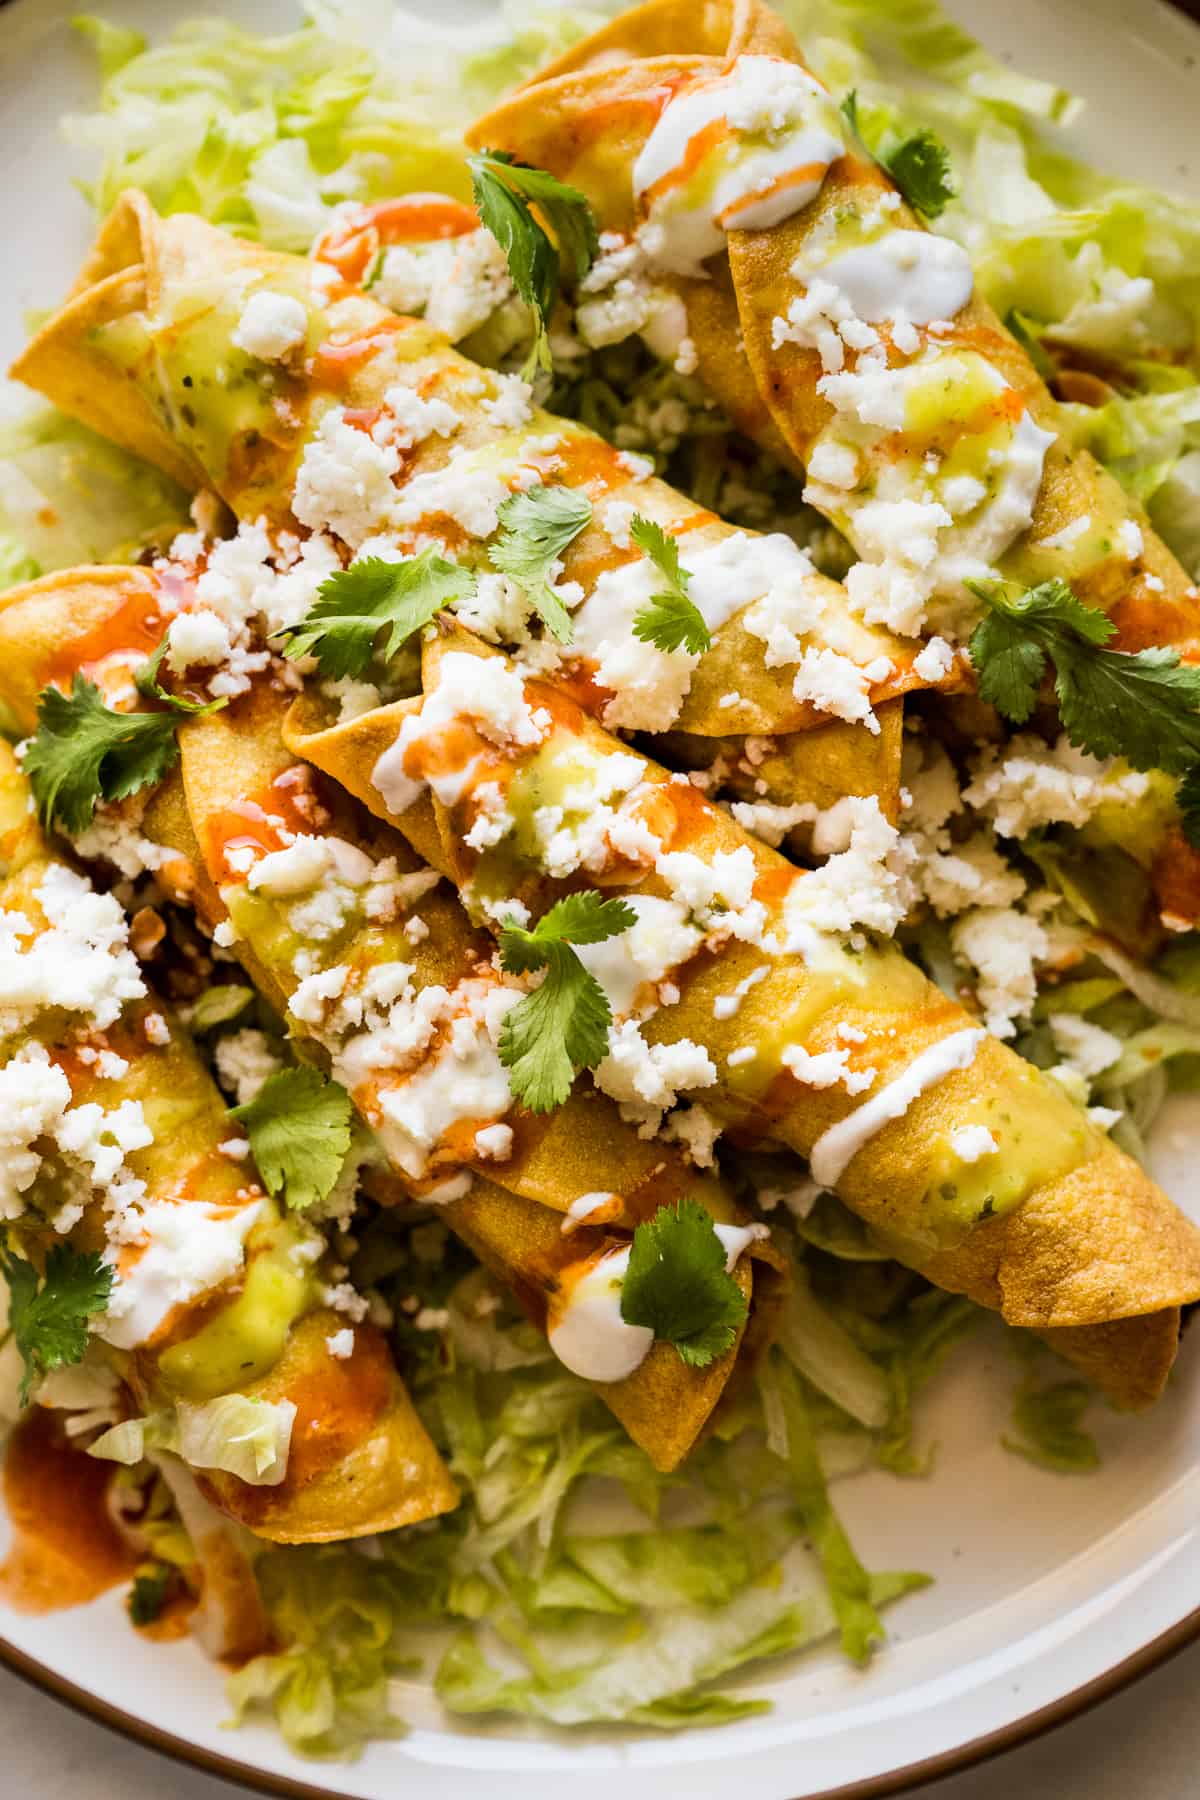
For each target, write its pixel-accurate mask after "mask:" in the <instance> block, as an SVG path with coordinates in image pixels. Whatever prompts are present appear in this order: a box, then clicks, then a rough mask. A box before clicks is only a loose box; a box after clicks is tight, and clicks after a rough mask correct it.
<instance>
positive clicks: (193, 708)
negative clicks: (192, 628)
mask: <svg viewBox="0 0 1200 1800" xmlns="http://www.w3.org/2000/svg"><path fill="white" fill-rule="evenodd" d="M169 645H170V638H169V636H168V637H164V638H163V640H162V642H161V643H160V644H159V646H158V649H157V650H156V651H155V652H154V655H153V656H151V657H149V658H148V659H147V660H146V661H145V662H144V663H142V664H141V666H140V667H139V668H136V669H135V670H134V672H133V685H134V687H136V689H137V691H138V693H139V694H141V695H142V697H143V699H145V700H157V701H158V703H159V705H160V706H165V707H166V708H167V710H168V711H169V712H176V713H183V714H184V715H185V717H187V718H196V717H199V716H200V715H202V714H204V713H214V712H220V710H221V708H222V707H223V706H228V705H229V702H228V700H226V699H224V698H222V699H220V700H188V699H186V698H184V697H182V696H181V695H179V694H173V693H172V692H171V690H170V689H169V688H165V687H164V686H163V685H162V682H161V681H160V680H159V675H160V672H161V670H162V661H163V657H164V656H165V655H166V653H167V650H168V648H169Z"/></svg>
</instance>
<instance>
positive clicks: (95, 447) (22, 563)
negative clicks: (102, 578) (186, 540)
mask: <svg viewBox="0 0 1200 1800" xmlns="http://www.w3.org/2000/svg"><path fill="white" fill-rule="evenodd" d="M187 506H188V503H187V498H186V496H185V495H184V494H183V493H182V492H181V491H180V489H179V488H177V487H176V486H175V484H174V483H173V482H171V481H169V480H168V479H167V477H166V476H165V475H160V474H159V473H158V471H157V470H156V469H152V468H151V467H150V466H149V464H148V463H143V462H140V461H139V460H138V459H137V458H136V457H133V456H130V455H128V454H127V452H126V451H124V450H120V449H118V447H117V446H116V445H115V444H110V443H109V442H108V441H107V439H105V438H101V437H97V436H96V434H95V432H92V431H89V430H88V429H87V427H86V426H85V425H79V424H77V423H76V422H75V421H74V420H73V419H68V418H66V417H65V416H64V415H63V414H62V413H58V412H55V411H54V410H53V409H52V408H49V407H43V408H39V409H38V410H36V411H34V412H31V413H29V414H28V415H27V416H26V417H24V418H22V419H19V420H16V421H14V422H8V423H5V424H2V425H0V593H2V592H3V591H4V589H5V588H9V587H13V586H15V585H16V584H17V583H18V582H21V581H32V580H33V579H34V578H35V577H36V576H38V575H44V574H48V573H49V572H50V571H51V570H53V569H64V568H70V567H72V566H73V565H75V564H76V563H110V562H131V561H133V559H134V558H135V557H137V556H138V555H139V554H140V553H141V552H142V551H143V550H145V549H146V548H148V547H150V546H153V545H158V544H165V543H167V542H169V541H170V539H171V538H172V537H173V536H174V535H175V533H176V532H177V531H178V530H179V529H180V528H181V527H182V526H184V525H186V523H187V517H188V512H187Z"/></svg>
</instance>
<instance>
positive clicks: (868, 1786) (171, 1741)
mask: <svg viewBox="0 0 1200 1800" xmlns="http://www.w3.org/2000/svg"><path fill="white" fill-rule="evenodd" d="M1197 1639H1200V1606H1198V1607H1196V1608H1195V1609H1194V1610H1193V1611H1192V1612H1190V1613H1187V1614H1186V1615H1185V1616H1184V1617H1183V1618H1182V1619H1180V1620H1178V1621H1177V1622H1176V1623H1175V1624H1174V1625H1171V1626H1169V1627H1168V1628H1167V1630H1166V1631H1163V1632H1160V1633H1159V1635H1158V1636H1157V1637H1156V1638H1152V1639H1151V1641H1150V1642H1149V1643H1148V1644H1143V1645H1142V1647H1141V1649H1140V1650H1135V1651H1134V1652H1133V1654H1132V1655H1131V1656H1127V1657H1125V1658H1124V1660H1123V1661H1121V1662H1119V1663H1116V1664H1115V1665H1114V1666H1113V1667H1112V1668H1111V1669H1107V1670H1105V1672H1104V1673H1103V1674H1102V1675H1096V1676H1094V1677H1093V1678H1092V1680H1091V1681H1086V1682H1084V1683H1083V1685H1082V1686H1081V1687H1077V1688H1073V1689H1072V1690H1071V1692H1070V1693H1067V1694H1061V1695H1060V1696H1059V1698H1058V1699H1057V1700H1052V1701H1050V1702H1049V1704H1048V1705H1046V1706H1041V1707H1038V1708H1037V1710H1036V1711H1034V1712H1031V1713H1026V1714H1024V1715H1023V1716H1022V1717H1021V1718H1019V1719H1014V1720H1012V1722H1011V1723H1010V1724H1008V1725H1001V1726H999V1727H998V1728H997V1729H996V1730H995V1731H989V1732H985V1733H984V1735H983V1736H982V1737H977V1738H972V1739H970V1741H969V1742H967V1743H965V1744H958V1745H956V1746H955V1747H954V1748H953V1749H950V1750H942V1751H939V1752H938V1754H937V1755H936V1756H928V1757H922V1758H921V1760H920V1761H918V1762H912V1763H907V1764H906V1765H905V1766H904V1767H903V1768H902V1769H891V1770H889V1771H888V1772H887V1773H886V1774H882V1775H869V1776H867V1777H865V1778H864V1779H863V1780H861V1781H851V1782H845V1783H843V1784H842V1785H840V1786H838V1787H833V1788H822V1789H821V1790H820V1792H819V1793H810V1794H805V1795H802V1796H797V1800H885V1796H888V1795H893V1794H903V1793H908V1792H910V1791H911V1790H912V1789H913V1788H915V1787H919V1786H920V1785H921V1784H922V1783H927V1782H934V1781H943V1780H945V1779H946V1778H947V1777H948V1776H950V1775H959V1774H962V1773H963V1772H964V1771H965V1770H967V1769H972V1768H975V1767H976V1766H977V1765H978V1764H979V1763H983V1762H987V1761H989V1760H990V1759H991V1758H992V1757H994V1756H1000V1755H1002V1754H1003V1753H1004V1752H1005V1751H1006V1750H1015V1749H1017V1748H1019V1747H1020V1746H1021V1745H1024V1744H1028V1743H1032V1741H1033V1740H1034V1739H1035V1738H1038V1737H1041V1736H1043V1735H1044V1734H1045V1733H1046V1732H1049V1731H1054V1730H1056V1729H1057V1728H1058V1726H1060V1725H1066V1724H1069V1723H1070V1722H1071V1721H1072V1720H1074V1719H1078V1718H1081V1717H1082V1716H1083V1714H1084V1713H1086V1712H1090V1711H1091V1709H1092V1707H1094V1706H1099V1705H1100V1704H1101V1702H1102V1701H1104V1700H1108V1699H1111V1697H1112V1696H1113V1695H1114V1694H1117V1693H1120V1692H1121V1691H1122V1690H1123V1689H1124V1688H1127V1687H1131V1686H1132V1685H1133V1683H1134V1682H1136V1681H1140V1680H1141V1679H1142V1677H1143V1676H1145V1675H1149V1674H1151V1673H1152V1672H1153V1671H1154V1670H1155V1669H1158V1668H1161V1667H1162V1666H1163V1665H1164V1664H1165V1663H1167V1662H1169V1661H1170V1660H1171V1658H1172V1657H1174V1656H1177V1655H1178V1654H1179V1652H1180V1651H1181V1650H1185V1649H1187V1647H1188V1646H1189V1645H1190V1644H1192V1643H1194V1642H1196V1641H1197ZM0 1667H3V1668H6V1669H8V1670H9V1671H11V1673H12V1674H14V1675H17V1676H19V1677H20V1679H21V1680H22V1681H27V1682H28V1683H29V1685H30V1686H31V1687H34V1688H37V1689H39V1690H40V1691H41V1692H42V1693H44V1694H48V1695H49V1696H50V1698H51V1699H53V1700H59V1701H61V1702H62V1703H63V1705H64V1706H69V1707H70V1708H71V1710H72V1711H73V1712H76V1713H78V1714H80V1716H81V1717H83V1718H86V1719H89V1720H91V1721H92V1722H93V1723H94V1724H97V1725H102V1726H104V1727H105V1729H106V1730H108V1731H112V1732H114V1733H116V1735H117V1736H119V1737H124V1738H127V1739H131V1740H132V1741H133V1742H135V1743H137V1744H140V1745H141V1746H142V1747H143V1748H144V1749H147V1750H153V1751H156V1752H157V1753H158V1754H159V1755H160V1756H166V1757H170V1758H171V1760H172V1761H174V1762H177V1763H183V1764H185V1765H186V1766H188V1767H190V1768H193V1769H199V1770H200V1771H201V1772H202V1773H203V1774H206V1775H214V1776H218V1777H220V1778H221V1779H222V1780H225V1781H233V1782H237V1783H238V1784H239V1785H240V1786H242V1787H245V1788H249V1789H251V1790H252V1791H254V1792H255V1793H260V1794H271V1795H282V1796H283V1797H284V1800H345V1790H344V1789H343V1790H341V1791H340V1792H339V1790H337V1789H335V1788H330V1787H326V1786H323V1785H318V1784H316V1783H314V1782H309V1781H301V1780H299V1779H297V1778H296V1777H295V1776H292V1775H279V1774H276V1773H275V1772H274V1771H272V1770H270V1769H262V1768H256V1767H255V1766H254V1765H253V1764H252V1763H246V1762H242V1761H241V1760H240V1758H238V1757H235V1756H225V1755H222V1754H221V1753H220V1752H219V1751H216V1750H206V1749H205V1748H204V1747H203V1746H202V1745H199V1744H194V1743H191V1742H189V1741H188V1739H186V1738H181V1737H177V1736H176V1735H175V1733H174V1732H171V1731H164V1730H163V1729H162V1728H161V1727H160V1726H157V1725H151V1724H149V1723H148V1722H147V1721H146V1720H145V1719H139V1718H138V1717H137V1716H136V1715H135V1714H134V1713H129V1712H126V1711H124V1709H123V1708H121V1707H119V1706H111V1705H110V1704H109V1703H108V1701H107V1700H100V1699H98V1698H97V1697H96V1695H95V1694H91V1693H89V1692H88V1690H87V1689H86V1688H82V1687H80V1686H78V1684H77V1683H75V1682H73V1681H68V1680H67V1679H66V1678H65V1677H64V1676H62V1675H57V1674H55V1672H54V1670H53V1669H50V1668H47V1666H46V1665H45V1663H42V1662H39V1661H38V1659H37V1658H36V1657H33V1656H29V1655H27V1654H26V1652H25V1651H23V1650H18V1649H17V1647H16V1646H15V1644H12V1643H10V1642H9V1641H8V1639H7V1638H5V1637H3V1636H0Z"/></svg>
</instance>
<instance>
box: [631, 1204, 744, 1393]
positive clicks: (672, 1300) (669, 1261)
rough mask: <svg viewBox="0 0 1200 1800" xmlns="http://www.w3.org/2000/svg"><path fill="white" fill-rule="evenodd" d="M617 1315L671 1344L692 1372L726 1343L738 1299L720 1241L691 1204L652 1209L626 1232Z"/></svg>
mask: <svg viewBox="0 0 1200 1800" xmlns="http://www.w3.org/2000/svg"><path fill="white" fill-rule="evenodd" d="M621 1317H622V1318H623V1319H624V1320H625V1323H626V1324H627V1325H646V1326H649V1328H650V1330H651V1331H653V1333H654V1335H655V1337H656V1338H665V1339H666V1341H667V1342H668V1343H671V1344H674V1346H675V1348H676V1350H678V1352H679V1354H680V1356H681V1357H682V1358H683V1360H684V1362H685V1363H687V1364H688V1365H689V1367H691V1368H693V1369H703V1368H704V1367H706V1365H707V1364H708V1363H710V1362H712V1360H713V1358H714V1357H717V1356H723V1355H724V1354H725V1352H726V1351H727V1350H729V1349H731V1348H732V1346H733V1343H734V1341H735V1339H736V1337H737V1334H738V1329H739V1327H740V1326H741V1324H742V1321H743V1320H744V1319H745V1317H746V1296H745V1295H744V1294H743V1292H742V1290H741V1288H740V1287H739V1286H738V1284H737V1282H736V1281H735V1280H734V1279H733V1276H732V1275H730V1274H728V1273H727V1272H726V1268H725V1246H724V1245H723V1244H722V1242H721V1240H720V1238H719V1237H718V1236H717V1234H716V1231H715V1230H714V1229H713V1222H712V1217H711V1215H710V1214H709V1213H708V1212H707V1211H706V1210H705V1208H704V1207H703V1206H701V1205H700V1204H699V1202H698V1201H696V1200H681V1201H680V1202H679V1204H678V1206H676V1207H670V1206H660V1207H659V1209H658V1211H657V1212H656V1213H655V1215H654V1217H653V1218H652V1219H648V1220H647V1221H646V1223H645V1224H643V1225H639V1226H638V1228H637V1230H636V1231H635V1232H634V1234H633V1249H632V1250H631V1252H630V1256H629V1268H628V1270H627V1271H626V1275H625V1280H624V1282H623V1283H622V1286H621Z"/></svg>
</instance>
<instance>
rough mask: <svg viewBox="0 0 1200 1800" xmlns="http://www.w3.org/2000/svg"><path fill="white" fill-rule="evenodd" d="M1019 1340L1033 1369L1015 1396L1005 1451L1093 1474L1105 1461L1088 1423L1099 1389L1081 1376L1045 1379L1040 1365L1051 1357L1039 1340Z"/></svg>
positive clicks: (1066, 1471)
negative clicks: (1047, 1355)
mask: <svg viewBox="0 0 1200 1800" xmlns="http://www.w3.org/2000/svg"><path fill="white" fill-rule="evenodd" d="M1016 1344H1017V1347H1018V1354H1019V1355H1021V1356H1022V1357H1023V1359H1024V1360H1025V1361H1026V1362H1027V1364H1028V1368H1027V1370H1026V1373H1025V1375H1024V1376H1023V1378H1022V1379H1021V1381H1020V1382H1019V1383H1018V1385H1017V1389H1016V1392H1015V1394H1014V1396H1013V1408H1012V1434H1011V1435H1008V1434H1006V1435H1005V1436H1004V1438H1003V1439H1002V1440H1001V1441H1002V1442H1003V1444H1004V1447H1005V1449H1006V1450H1011V1451H1012V1452H1013V1453H1014V1455H1016V1456H1023V1457H1024V1458H1025V1460H1026V1461H1027V1462H1031V1463H1036V1465H1037V1466H1038V1468H1041V1469H1050V1470H1053V1471H1054V1473H1055V1474H1058V1475H1086V1474H1089V1473H1090V1472H1091V1471H1092V1470H1093V1469H1095V1468H1098V1467H1099V1465H1100V1450H1099V1447H1098V1445H1097V1443H1096V1440H1095V1438H1094V1437H1093V1436H1092V1434H1091V1432H1090V1431H1089V1430H1088V1429H1087V1428H1086V1426H1085V1425H1084V1423H1083V1420H1084V1415H1085V1414H1086V1413H1087V1411H1088V1408H1089V1407H1090V1406H1091V1405H1092V1404H1093V1403H1094V1402H1095V1399H1096V1391H1095V1389H1094V1388H1092V1387H1089V1385H1088V1384H1087V1382H1086V1381H1080V1379H1079V1378H1078V1376H1075V1377H1072V1378H1069V1379H1067V1380H1056V1381H1049V1382H1043V1381H1041V1380H1040V1379H1039V1376H1038V1368H1039V1365H1040V1364H1042V1363H1045V1362H1047V1361H1048V1360H1049V1358H1048V1357H1046V1356H1045V1355H1044V1353H1043V1352H1042V1351H1041V1350H1040V1349H1039V1347H1038V1346H1037V1344H1036V1342H1035V1341H1031V1342H1029V1343H1028V1344H1026V1343H1025V1342H1024V1341H1022V1340H1020V1339H1018V1340H1016ZM1058 1366H1059V1367H1060V1368H1061V1366H1062V1365H1061V1363H1060V1364H1059V1365H1058Z"/></svg>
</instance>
